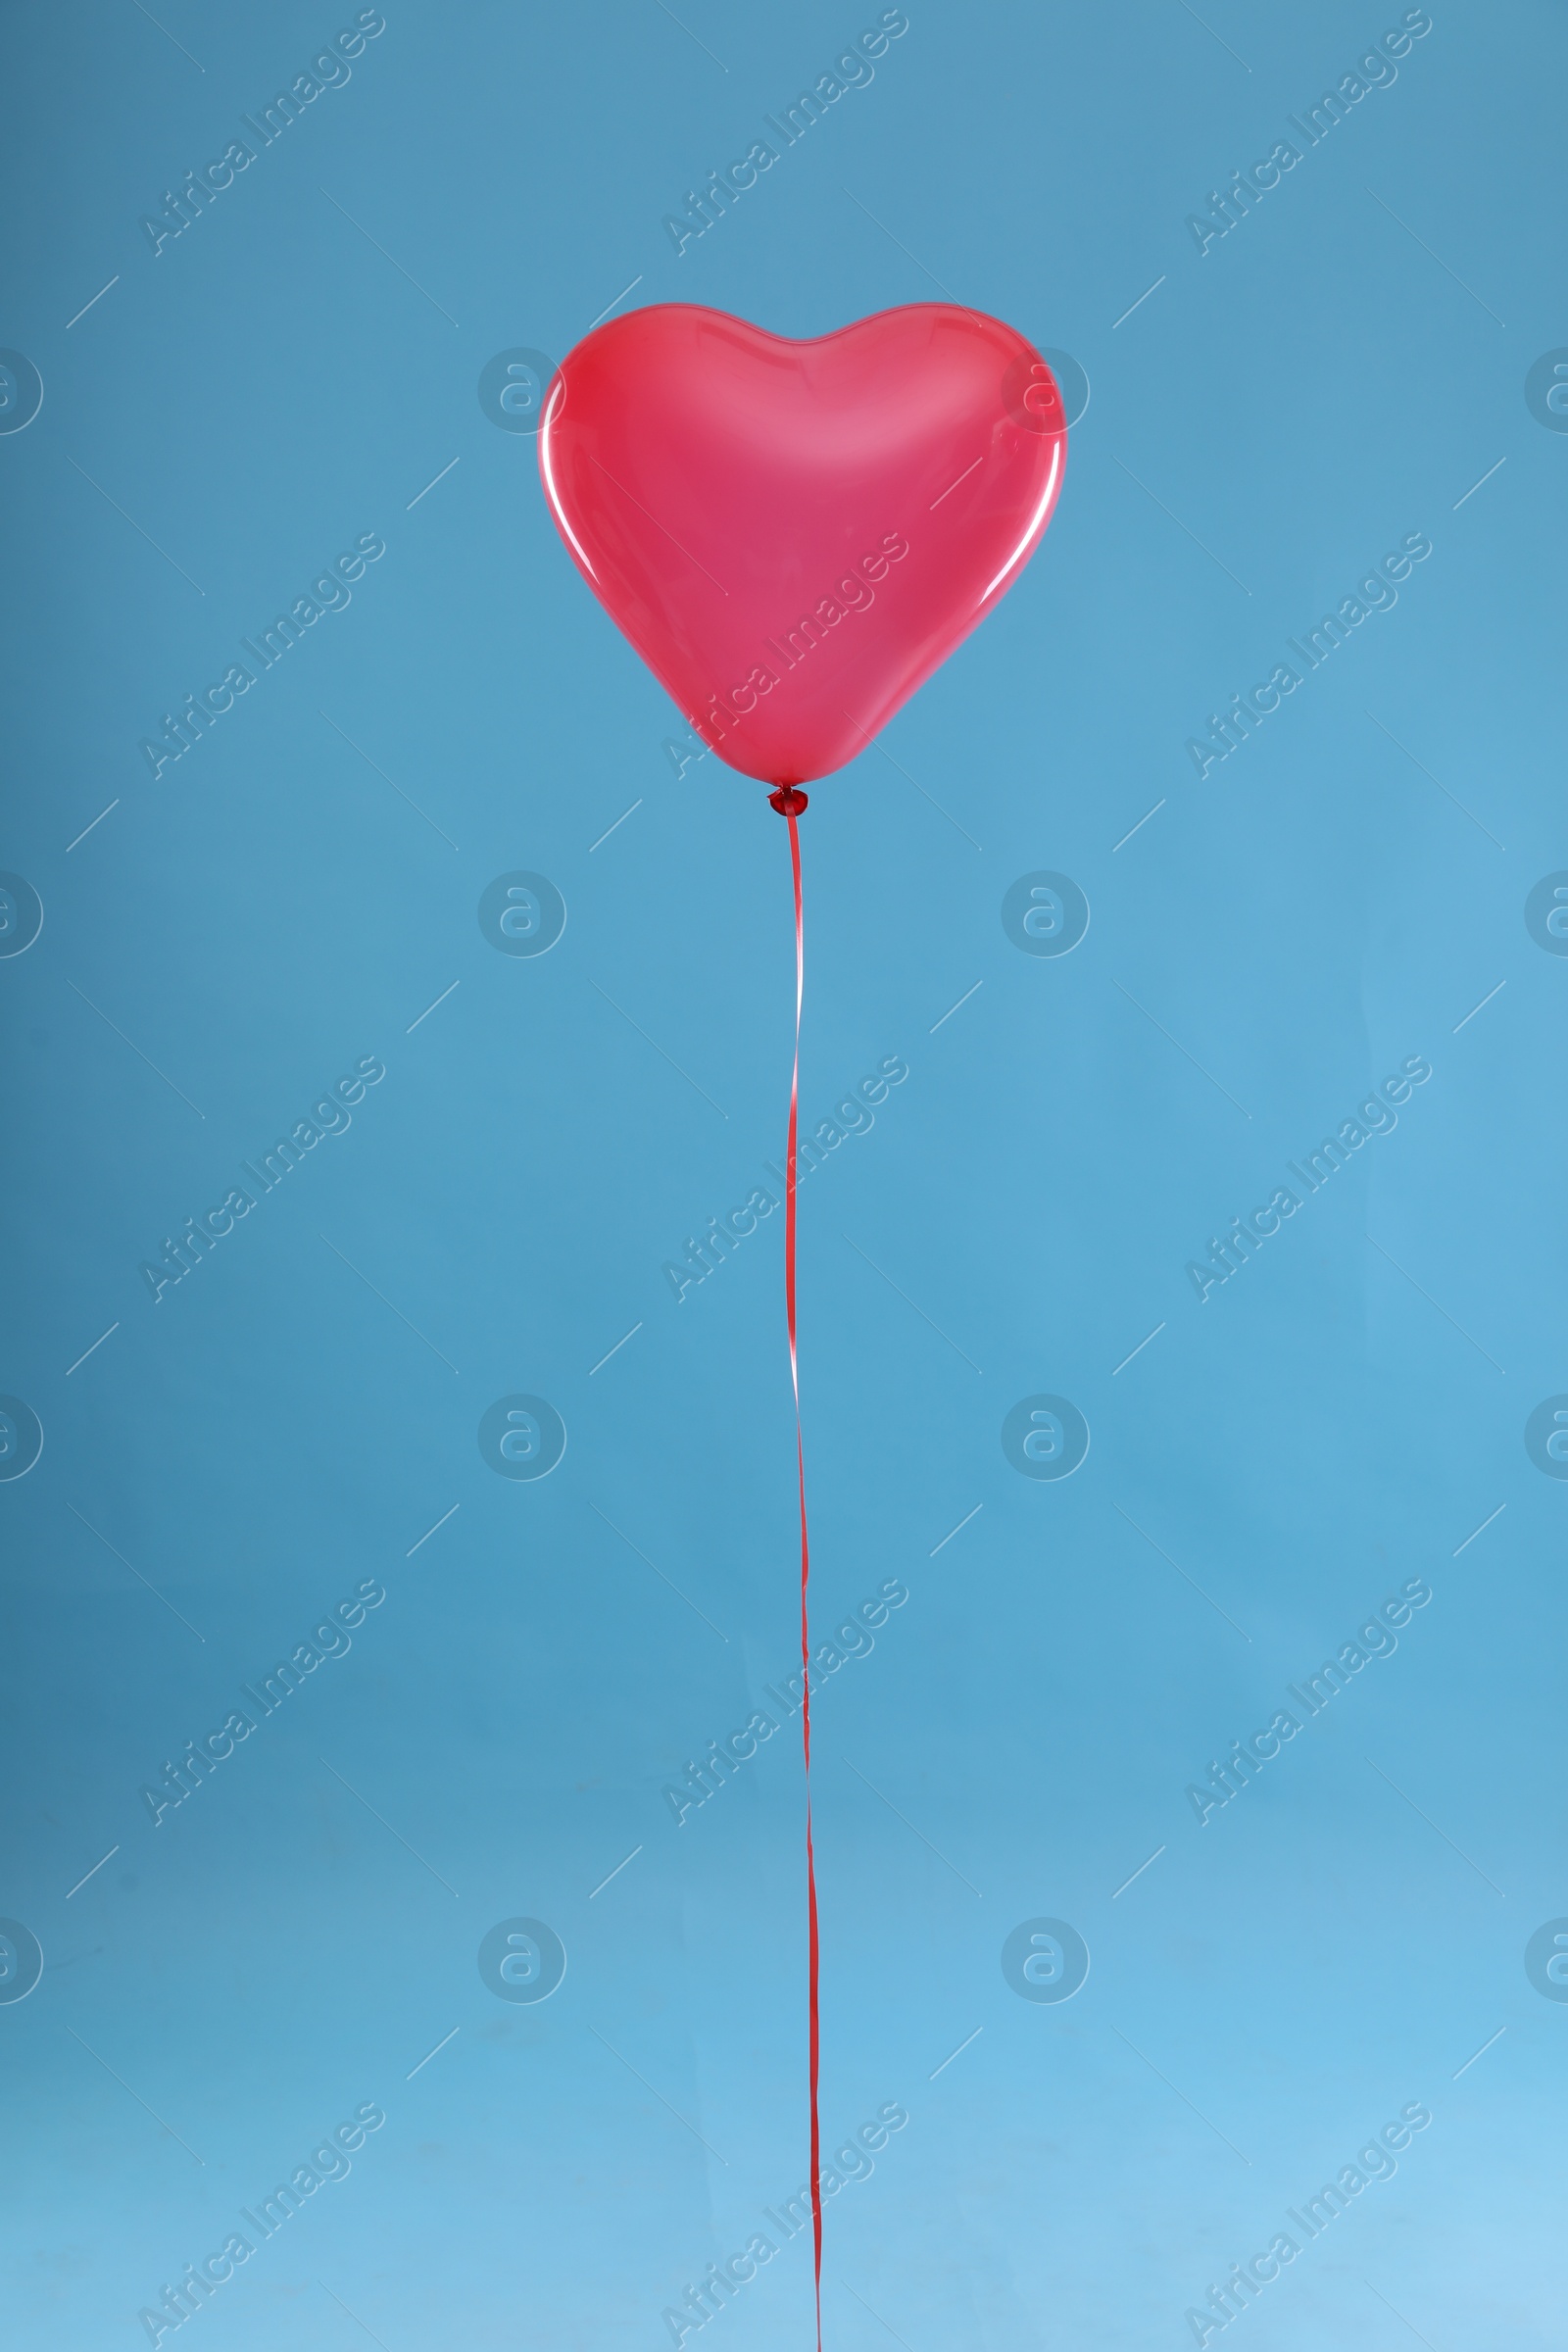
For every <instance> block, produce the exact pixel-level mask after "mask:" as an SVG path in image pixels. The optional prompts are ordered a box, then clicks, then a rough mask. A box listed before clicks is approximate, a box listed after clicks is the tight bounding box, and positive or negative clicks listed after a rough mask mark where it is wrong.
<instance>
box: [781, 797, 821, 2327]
mask: <svg viewBox="0 0 1568 2352" xmlns="http://www.w3.org/2000/svg"><path fill="white" fill-rule="evenodd" d="M768 805H769V807H770V808H773V809H777V810H778V812H779V814H780V816H783V817H787V818H788V819H789V828H790V867H791V870H792V872H793V874H794V877H795V1066H794V1069H793V1070H792V1071H791V1073H790V1138H789V1149H788V1151H787V1152H786V1153H785V1157H784V1179H785V1181H784V1308H785V1313H786V1315H787V1317H788V1321H789V1327H790V1382H791V1385H792V1387H793V1389H794V1391H795V1463H796V1469H797V1472H798V1474H799V1480H800V1491H801V1743H802V1748H803V1751H804V1755H805V1762H806V1923H807V1935H806V1954H807V1961H806V1967H807V1993H806V2001H807V2018H808V2051H809V2076H810V2104H811V2254H812V2262H813V2266H814V2267H813V2280H814V2285H815V2291H816V2352H822V2150H821V2130H820V2126H819V2124H818V2121H817V2111H816V2078H817V2053H818V2046H819V2041H820V2032H819V2024H818V2016H817V1997H816V1987H817V1936H816V1860H815V1856H814V1855H813V1853H812V1850H811V1643H810V1632H809V1619H808V1610H807V1593H808V1590H809V1585H810V1581H811V1546H810V1539H809V1535H808V1533H807V1525H806V1447H805V1444H804V1441H803V1439H802V1436H801V1376H800V1370H799V1367H798V1365H797V1362H796V1353H795V1165H796V1131H797V1126H798V1123H799V1113H800V1093H801V1002H802V998H803V996H804V994H805V987H806V934H805V928H804V925H803V923H802V919H801V835H800V828H799V825H798V824H797V822H796V820H797V818H798V817H799V816H800V815H801V813H802V811H803V810H804V809H805V808H806V806H807V798H806V795H805V793H804V792H801V791H799V790H798V789H796V788H795V787H794V786H792V785H787V784H781V785H780V786H779V788H778V790H777V792H771V793H769V794H768Z"/></svg>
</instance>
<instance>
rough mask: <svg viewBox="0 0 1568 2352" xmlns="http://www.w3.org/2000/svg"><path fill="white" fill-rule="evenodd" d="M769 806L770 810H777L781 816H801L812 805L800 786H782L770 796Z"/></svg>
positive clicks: (768, 799)
mask: <svg viewBox="0 0 1568 2352" xmlns="http://www.w3.org/2000/svg"><path fill="white" fill-rule="evenodd" d="M767 805H768V807H769V808H770V809H777V810H778V812H779V814H780V816H800V815H802V814H803V813H804V811H805V810H806V809H808V808H809V806H810V803H809V801H808V799H807V797H806V795H805V793H804V792H802V791H801V789H800V787H799V785H796V784H781V785H780V786H779V788H778V790H777V791H776V792H770V793H769V794H768V796H767Z"/></svg>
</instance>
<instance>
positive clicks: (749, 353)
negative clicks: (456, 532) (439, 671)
mask: <svg viewBox="0 0 1568 2352" xmlns="http://www.w3.org/2000/svg"><path fill="white" fill-rule="evenodd" d="M1066 447H1067V428H1066V418H1065V415H1064V413H1063V409H1062V404H1061V396H1060V394H1059V392H1058V391H1057V388H1056V384H1055V381H1054V377H1053V376H1052V373H1051V370H1050V368H1048V367H1047V366H1046V363H1045V361H1044V360H1043V359H1042V358H1041V357H1040V354H1039V353H1038V352H1037V351H1036V350H1035V348H1034V346H1033V345H1032V344H1030V343H1028V342H1027V341H1026V340H1025V339H1024V337H1023V336H1022V335H1020V334H1018V333H1017V332H1016V331H1015V330H1014V329H1013V328H1012V327H1010V326H1005V325H1004V324H1003V322H1002V321H1001V320H1000V319H988V318H986V317H984V316H983V315H982V314H981V313H979V312H977V311H969V310H963V309H960V308H958V307H957V306H956V305H954V304H949V303H932V302H925V303H913V304H911V305H910V306H909V307H908V308H907V309H906V310H897V311H882V312H879V313H878V314H877V315H876V316H875V317H874V318H871V319H860V320H858V323H857V324H855V325H854V326H846V327H841V328H840V329H839V331H838V332H837V333H836V334H831V335H821V336H818V337H815V338H814V339H812V340H810V341H807V342H799V343H797V342H790V341H787V340H786V339H785V338H784V337H783V336H780V335H770V334H767V333H765V332H764V331H763V329H762V328H761V327H760V326H752V325H750V324H749V323H748V322H747V321H746V320H745V319H732V318H730V317H728V316H727V315H726V314H725V313H724V312H722V311H709V310H701V309H698V308H696V307H694V306H693V305H691V304H688V303H662V304H659V305H656V306H655V307H653V308H651V309H649V310H645V311H633V312H631V313H629V314H628V315H627V316H626V317H624V318H621V319H612V320H611V321H610V323H609V324H608V325H605V326H601V327H596V328H595V330H594V332H593V333H592V334H590V335H588V336H585V338H584V339H583V341H582V342H581V343H579V344H578V345H577V346H576V348H575V349H574V350H573V351H572V352H571V353H570V354H569V355H568V356H567V358H566V360H565V361H564V364H563V366H562V368H561V370H560V372H559V374H558V375H557V377H556V380H555V382H554V384H553V385H552V387H551V390H550V394H549V398H548V400H547V402H546V405H545V412H544V417H543V419H542V421H541V424H540V430H539V469H540V473H541V475H542V477H543V480H544V487H545V494H546V496H547V498H548V500H549V502H550V507H551V511H552V513H553V514H554V515H555V518H556V521H557V523H558V525H559V526H560V529H561V532H562V536H563V537H564V540H565V542H566V545H567V547H568V548H569V550H570V552H571V554H572V557H573V558H574V560H575V562H576V564H577V565H578V567H579V569H580V570H581V571H582V573H583V576H584V577H585V579H586V580H587V581H588V584H589V586H590V587H591V588H592V589H593V591H594V594H595V595H596V596H597V597H598V598H599V600H600V602H601V604H602V605H603V606H604V607H605V610H606V611H607V612H608V613H609V614H610V616H611V618H612V619H613V621H614V622H615V623H616V625H617V627H618V628H620V629H621V630H622V631H623V632H624V634H625V635H626V636H627V637H628V638H629V639H630V640H631V643H632V644H633V645H634V646H635V647H636V649H637V651H638V653H639V654H641V656H642V658H643V660H644V661H645V662H647V664H648V666H649V668H650V669H651V670H652V671H653V672H654V675H655V676H656V677H657V678H658V679H659V680H660V682H661V684H662V685H663V686H664V687H665V688H666V690H667V691H668V692H669V693H670V694H671V695H672V696H673V697H674V699H675V701H676V702H677V703H678V704H679V706H680V708H681V710H682V711H683V712H684V713H685V715H686V717H687V718H688V720H689V721H690V723H691V725H692V726H693V728H694V729H695V730H696V731H697V733H698V734H699V735H701V737H702V739H703V741H704V742H705V743H707V744H708V745H709V747H710V748H711V750H713V751H715V752H716V753H717V754H718V756H719V758H720V759H721V760H725V761H727V762H728V764H729V765H730V766H731V767H735V768H739V769H740V770H741V772H742V773H743V774H745V775H749V776H758V777H760V778H761V779H762V780H763V781H764V782H766V783H769V784H791V785H792V784H803V783H808V782H809V781H810V779H811V778H812V777H815V776H824V775H828V774H830V773H831V772H832V770H833V769H834V768H836V767H842V766H843V765H844V763H845V761H846V760H853V759H854V758H855V756H856V754H857V753H858V752H860V751H863V750H864V749H865V746H866V745H867V744H868V743H869V742H870V740H871V738H872V737H873V736H874V735H875V734H876V733H877V731H878V729H879V728H881V727H883V726H885V725H886V724H887V722H888V720H889V719H890V718H891V717H892V716H893V713H894V712H895V711H897V710H899V709H900V708H901V706H902V705H903V704H904V703H906V702H907V700H908V698H909V696H910V695H911V694H913V692H914V690H915V688H916V687H917V686H920V685H921V684H923V683H924V681H925V679H927V678H928V677H929V676H930V674H931V672H932V671H933V670H934V669H935V668H936V667H937V665H938V663H939V662H944V661H946V659H947V657H948V655H949V654H951V653H952V651H953V649H954V647H955V646H956V645H958V644H960V643H961V642H962V640H963V639H964V638H965V637H966V636H967V635H968V634H969V631H970V630H971V629H972V628H974V627H975V625H976V624H977V622H979V621H981V620H983V619H984V617H985V615H986V613H988V612H989V611H990V610H991V608H992V606H993V605H994V604H996V603H997V601H998V599H999V598H1001V597H1002V596H1004V595H1005V593H1006V591H1007V589H1008V588H1009V587H1010V586H1011V585H1012V583H1013V581H1014V580H1015V579H1016V578H1017V577H1018V575H1019V573H1020V571H1021V570H1022V568H1023V566H1024V564H1026V563H1027V562H1028V559H1029V557H1030V556H1031V555H1032V554H1033V552H1034V550H1035V548H1036V546H1037V545H1038V544H1039V541H1040V537H1041V534H1042V533H1043V532H1044V530H1045V527H1046V524H1047V523H1048V522H1049V520H1050V519H1051V511H1052V509H1053V507H1054V504H1055V501H1056V494H1057V491H1058V490H1059V488H1060V486H1061V476H1062V469H1063V466H1064V463H1065V459H1066Z"/></svg>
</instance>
